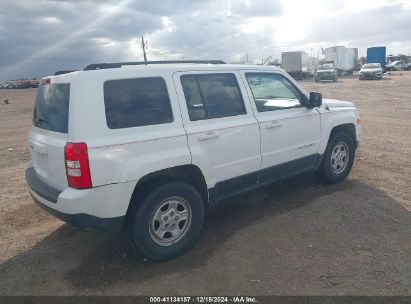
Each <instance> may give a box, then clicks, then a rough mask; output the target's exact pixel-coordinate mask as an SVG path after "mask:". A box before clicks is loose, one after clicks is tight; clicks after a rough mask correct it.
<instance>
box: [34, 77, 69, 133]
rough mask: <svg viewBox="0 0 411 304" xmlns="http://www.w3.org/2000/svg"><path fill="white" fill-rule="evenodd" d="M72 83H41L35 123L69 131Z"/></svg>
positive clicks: (52, 128)
mask: <svg viewBox="0 0 411 304" xmlns="http://www.w3.org/2000/svg"><path fill="white" fill-rule="evenodd" d="M69 99H70V84H68V83H52V84H46V85H41V86H40V87H39V88H38V90H37V97H36V105H35V107H34V115H33V124H34V125H35V126H36V127H38V128H41V129H45V130H50V131H54V132H60V133H67V130H68V109H69Z"/></svg>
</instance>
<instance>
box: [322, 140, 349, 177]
mask: <svg viewBox="0 0 411 304" xmlns="http://www.w3.org/2000/svg"><path fill="white" fill-rule="evenodd" d="M354 157H355V143H354V140H353V138H352V136H351V135H349V134H348V133H345V132H340V133H337V134H335V135H333V136H332V138H330V140H329V142H328V145H327V149H326V150H325V153H324V158H323V161H322V164H321V167H320V169H319V170H318V173H319V175H320V176H321V177H322V178H323V179H324V180H325V181H326V182H328V183H331V184H334V183H337V182H340V181H342V180H343V179H345V178H346V177H347V175H348V174H349V173H350V171H351V168H352V166H353V163H354Z"/></svg>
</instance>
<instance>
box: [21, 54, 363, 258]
mask: <svg viewBox="0 0 411 304" xmlns="http://www.w3.org/2000/svg"><path fill="white" fill-rule="evenodd" d="M221 63H222V62H219V61H211V62H210V63H208V64H207V62H200V63H198V62H196V63H188V62H184V63H176V62H175V63H170V62H168V63H167V64H164V63H159V62H151V63H150V62H149V63H147V64H144V65H141V64H140V63H117V64H100V65H99V64H96V65H91V66H88V67H87V68H86V69H85V70H84V71H77V72H71V73H68V74H63V75H58V76H51V77H47V78H44V79H42V81H41V85H40V87H39V89H38V93H37V98H36V104H35V109H34V117H33V127H32V129H31V131H30V135H29V146H30V151H31V161H30V162H29V163H28V165H27V169H26V180H27V184H28V186H29V190H30V193H31V195H32V196H33V198H34V200H35V201H36V202H37V203H38V204H39V205H40V206H41V207H43V208H44V209H46V210H47V211H48V212H50V213H52V214H53V215H55V216H56V217H57V218H59V219H62V220H63V221H66V222H68V223H71V224H73V225H76V226H82V227H91V228H98V229H103V230H106V231H110V232H119V231H122V230H125V231H128V233H129V234H130V236H131V239H132V242H133V244H134V245H135V247H136V248H137V249H138V251H139V252H140V253H141V254H143V255H144V256H146V257H148V258H150V259H152V260H156V261H159V260H166V259H169V258H172V257H175V256H177V255H179V254H181V253H183V252H184V251H186V250H188V249H189V248H190V247H191V246H192V245H193V243H194V242H195V241H196V239H197V238H198V236H199V234H200V230H201V228H202V225H203V218H204V211H205V210H206V209H208V208H211V207H213V206H215V205H216V204H218V203H219V202H220V201H222V200H223V199H225V198H228V197H230V196H233V195H237V194H239V193H243V192H245V191H248V190H250V189H254V188H256V187H260V186H263V185H266V184H268V183H271V182H274V181H278V180H280V179H284V178H287V177H290V176H293V175H296V174H300V173H303V172H307V171H315V172H318V173H319V174H320V175H321V176H322V177H324V179H325V180H327V181H328V182H331V183H334V182H338V181H341V180H343V179H344V178H345V177H346V176H347V175H348V173H349V172H350V170H351V167H352V165H353V161H354V156H355V150H356V147H357V143H358V136H359V133H360V125H359V123H360V120H359V116H358V111H357V109H356V108H355V107H354V105H353V104H352V103H351V102H345V101H337V100H324V101H322V98H321V94H320V93H316V92H312V93H310V94H307V93H306V91H305V90H304V89H303V88H302V87H301V86H300V85H299V84H298V83H297V82H295V81H294V80H293V79H292V78H291V77H290V76H289V75H288V74H287V73H285V72H284V71H283V70H281V69H279V68H275V67H271V66H252V65H250V66H246V65H229V64H221Z"/></svg>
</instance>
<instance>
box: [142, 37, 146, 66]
mask: <svg viewBox="0 0 411 304" xmlns="http://www.w3.org/2000/svg"><path fill="white" fill-rule="evenodd" d="M141 48H142V49H143V55H144V61H145V62H147V55H146V48H147V41H144V36H141Z"/></svg>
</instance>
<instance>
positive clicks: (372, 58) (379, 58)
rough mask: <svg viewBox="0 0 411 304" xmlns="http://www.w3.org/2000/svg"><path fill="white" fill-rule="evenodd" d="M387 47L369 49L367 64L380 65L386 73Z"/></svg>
mask: <svg viewBox="0 0 411 304" xmlns="http://www.w3.org/2000/svg"><path fill="white" fill-rule="evenodd" d="M385 53H386V47H385V46H376V47H370V48H367V63H379V64H380V65H381V67H382V69H383V71H385Z"/></svg>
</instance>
